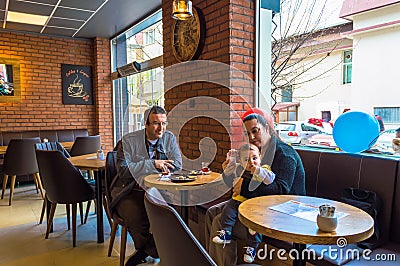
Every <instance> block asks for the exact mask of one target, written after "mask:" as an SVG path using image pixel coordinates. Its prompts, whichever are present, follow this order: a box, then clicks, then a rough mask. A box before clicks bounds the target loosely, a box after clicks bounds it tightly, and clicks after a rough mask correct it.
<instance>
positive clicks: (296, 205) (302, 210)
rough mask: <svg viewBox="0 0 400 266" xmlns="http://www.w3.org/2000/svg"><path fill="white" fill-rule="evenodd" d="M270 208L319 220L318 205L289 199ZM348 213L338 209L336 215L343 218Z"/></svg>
mask: <svg viewBox="0 0 400 266" xmlns="http://www.w3.org/2000/svg"><path fill="white" fill-rule="evenodd" d="M269 209H271V210H274V211H278V212H282V213H286V214H289V215H292V216H295V217H299V218H302V219H306V220H308V221H311V222H315V221H317V216H318V214H319V208H318V206H314V205H311V204H306V203H302V202H299V201H295V200H289V201H287V202H284V203H281V204H279V205H275V206H271V207H269ZM347 215H348V214H347V213H344V212H338V211H336V217H337V218H338V219H341V218H343V217H345V216H347Z"/></svg>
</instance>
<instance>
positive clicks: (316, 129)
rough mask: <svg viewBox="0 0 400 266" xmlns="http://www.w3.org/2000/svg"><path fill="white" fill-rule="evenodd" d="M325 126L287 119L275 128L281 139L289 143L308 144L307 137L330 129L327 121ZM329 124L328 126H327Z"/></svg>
mask: <svg viewBox="0 0 400 266" xmlns="http://www.w3.org/2000/svg"><path fill="white" fill-rule="evenodd" d="M326 124H327V125H324V126H326V128H325V127H320V126H316V125H313V124H310V123H307V122H304V121H287V122H281V123H278V124H277V125H276V128H275V129H276V130H277V131H278V133H279V137H280V138H281V139H282V141H284V142H286V143H291V144H308V138H310V137H311V136H313V135H316V134H318V133H320V132H325V133H328V132H329V131H332V127H331V126H330V124H329V123H326ZM328 125H329V126H328Z"/></svg>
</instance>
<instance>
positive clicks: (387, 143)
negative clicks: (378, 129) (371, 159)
mask: <svg viewBox="0 0 400 266" xmlns="http://www.w3.org/2000/svg"><path fill="white" fill-rule="evenodd" d="M395 137H396V129H388V130H385V131H383V132H382V133H381V134H380V135H379V137H378V140H377V141H376V143H375V145H374V146H373V147H375V148H377V149H379V150H383V151H386V150H388V149H391V148H392V140H393V139H394V138H395Z"/></svg>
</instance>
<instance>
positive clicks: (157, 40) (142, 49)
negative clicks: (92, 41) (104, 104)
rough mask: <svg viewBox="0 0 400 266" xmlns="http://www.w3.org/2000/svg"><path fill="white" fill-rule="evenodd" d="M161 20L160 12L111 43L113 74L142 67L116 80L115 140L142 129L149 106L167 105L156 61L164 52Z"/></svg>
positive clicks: (161, 73) (162, 78) (159, 69)
mask: <svg viewBox="0 0 400 266" xmlns="http://www.w3.org/2000/svg"><path fill="white" fill-rule="evenodd" d="M161 18H162V16H161V10H160V11H158V12H156V13H155V14H154V15H152V16H150V17H149V18H147V19H145V20H144V21H142V22H141V23H139V24H138V25H136V26H134V27H133V28H132V29H130V30H128V31H126V32H125V33H123V34H121V35H119V36H118V37H117V38H115V39H113V40H112V54H113V60H112V64H113V71H115V70H116V69H117V67H121V66H124V65H126V64H128V63H132V62H137V63H140V64H141V66H142V70H141V71H139V72H137V73H133V74H132V75H129V76H126V77H119V78H118V79H115V80H114V83H113V84H114V114H115V115H114V124H115V125H114V128H115V141H117V140H119V139H120V138H121V137H122V136H123V135H124V134H126V133H128V132H132V131H135V130H138V129H141V128H143V126H144V125H143V113H144V111H145V110H146V109H147V108H148V107H149V106H152V105H156V104H157V105H160V106H164V98H163V96H164V76H163V73H164V71H163V68H162V66H160V63H159V62H160V61H161V62H162V60H155V59H159V58H160V57H161V56H162V53H163V46H162V45H163V34H162V20H161ZM154 62H156V63H154ZM144 66H145V67H144Z"/></svg>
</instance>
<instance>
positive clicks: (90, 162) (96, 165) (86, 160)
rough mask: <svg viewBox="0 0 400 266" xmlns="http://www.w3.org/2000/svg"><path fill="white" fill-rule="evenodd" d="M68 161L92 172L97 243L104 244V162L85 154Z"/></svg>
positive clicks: (92, 155)
mask: <svg viewBox="0 0 400 266" xmlns="http://www.w3.org/2000/svg"><path fill="white" fill-rule="evenodd" d="M68 160H69V161H70V162H71V163H72V164H73V165H74V166H75V167H76V168H79V169H81V170H92V171H94V179H95V181H96V185H95V190H96V212H97V213H96V214H97V215H96V216H97V243H103V242H104V228H103V226H104V225H103V197H102V195H103V191H102V182H103V178H104V170H105V167H106V161H105V160H100V159H97V155H96V153H92V154H85V155H80V156H74V157H71V158H68Z"/></svg>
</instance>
